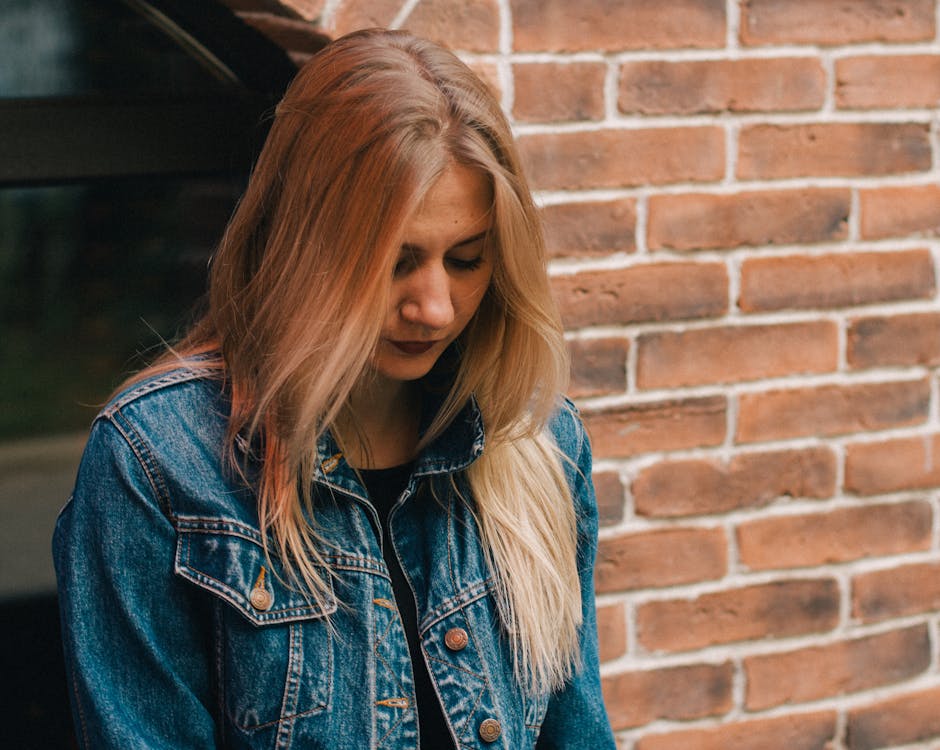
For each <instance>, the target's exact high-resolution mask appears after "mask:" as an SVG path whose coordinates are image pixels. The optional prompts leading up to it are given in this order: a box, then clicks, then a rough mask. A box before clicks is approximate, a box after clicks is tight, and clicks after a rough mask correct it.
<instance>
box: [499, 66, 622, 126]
mask: <svg viewBox="0 0 940 750" xmlns="http://www.w3.org/2000/svg"><path fill="white" fill-rule="evenodd" d="M512 72H513V79H514V82H515V94H516V95H515V101H514V103H513V110H512V113H513V115H514V116H515V117H516V119H517V120H521V121H530V122H531V121H535V122H562V121H566V120H568V121H574V120H601V119H603V118H604V79H605V77H606V75H607V66H606V65H605V64H604V63H599V62H598V63H595V62H572V63H556V62H550V63H517V64H516V65H514V66H513V68H512Z"/></svg>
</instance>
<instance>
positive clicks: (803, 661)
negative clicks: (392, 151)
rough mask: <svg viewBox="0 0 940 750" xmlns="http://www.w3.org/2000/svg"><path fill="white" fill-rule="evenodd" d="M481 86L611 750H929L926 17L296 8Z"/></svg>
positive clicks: (937, 667)
mask: <svg viewBox="0 0 940 750" xmlns="http://www.w3.org/2000/svg"><path fill="white" fill-rule="evenodd" d="M284 4H285V5H291V6H292V8H293V10H294V11H295V12H296V13H297V14H298V15H299V16H302V17H304V18H306V19H308V20H312V21H314V22H315V24H316V25H318V27H319V28H320V29H322V30H323V31H324V32H325V33H327V34H329V35H331V36H335V35H337V34H339V33H342V32H345V31H347V30H350V29H353V28H357V27H361V26H366V25H373V24H380V25H399V26H404V27H407V28H410V29H412V30H414V31H417V32H418V33H421V34H424V35H427V36H431V37H433V38H436V39H438V40H440V41H443V42H444V43H446V44H448V45H450V46H452V47H455V48H456V49H458V50H460V51H461V54H462V56H463V57H464V58H465V59H467V60H468V61H469V62H471V63H472V64H473V65H474V66H475V67H476V68H477V69H478V70H479V71H480V72H481V73H482V74H483V75H484V76H486V77H487V78H488V79H489V80H490V81H491V82H492V83H493V85H494V86H495V87H497V89H498V90H499V92H500V95H501V97H502V101H503V103H504V105H505V108H506V110H507V112H508V113H509V115H510V117H511V118H512V121H513V123H514V126H515V130H516V132H517V134H518V138H519V143H520V145H521V149H522V152H523V154H524V157H525V161H526V163H527V165H528V171H529V175H530V177H531V180H532V183H533V185H534V187H535V189H536V190H537V195H538V199H539V201H540V204H541V205H543V206H544V216H545V221H546V225H547V228H548V237H549V244H550V249H551V254H552V258H553V261H552V273H553V277H554V284H555V289H556V291H557V294H558V300H559V302H560V305H561V310H562V314H563V316H564V320H565V324H566V327H567V329H568V331H569V334H568V335H569V341H570V346H571V350H572V354H573V358H574V364H573V381H572V389H571V390H572V394H573V395H574V396H576V397H577V399H578V402H579V404H580V406H581V407H582V410H583V413H584V416H585V419H586V422H587V424H588V427H589V430H590V432H591V435H592V438H593V441H594V450H595V456H596V471H595V482H596V484H597V488H598V493H599V499H600V504H601V512H602V516H603V529H602V532H601V536H602V540H601V546H600V554H599V560H598V568H597V592H598V603H599V608H600V609H599V612H600V632H601V647H602V655H603V659H604V664H603V667H602V672H603V677H604V686H605V694H606V700H607V705H608V709H609V712H610V716H611V719H612V722H613V725H614V727H615V729H616V731H617V733H618V737H619V739H620V742H621V746H622V748H624V750H674V749H675V750H678V749H680V748H681V749H683V750H687V749H689V748H704V749H708V750H725V749H727V748H733V749H739V748H748V749H750V748H753V749H754V750H804V749H805V750H811V749H819V750H823V748H826V749H827V750H869V749H870V748H901V747H903V748H907V749H910V748H934V749H935V748H940V388H938V365H940V304H938V294H937V279H936V275H937V273H936V269H937V264H938V261H940V239H938V235H940V187H938V184H937V177H938V175H940V120H938V117H937V111H936V105H937V103H938V102H940V37H938V17H940V9H938V7H937V3H936V2H935V0H840V1H839V2H836V1H835V0H740V1H739V0H620V1H619V2H618V1H616V0H577V2H575V0H420V1H418V2H413V1H408V2H403V1H402V0H376V1H367V0H339V1H336V0H328V1H327V2H325V3H324V2H310V1H309V0H308V1H306V2H303V1H302V0H293V2H290V3H284Z"/></svg>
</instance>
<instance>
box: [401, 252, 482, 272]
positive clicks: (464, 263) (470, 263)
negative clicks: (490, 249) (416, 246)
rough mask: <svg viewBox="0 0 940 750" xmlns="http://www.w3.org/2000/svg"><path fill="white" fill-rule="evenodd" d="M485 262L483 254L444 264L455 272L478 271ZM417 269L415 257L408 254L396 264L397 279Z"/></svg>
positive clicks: (452, 260) (452, 259) (449, 259)
mask: <svg viewBox="0 0 940 750" xmlns="http://www.w3.org/2000/svg"><path fill="white" fill-rule="evenodd" d="M483 260H484V258H483V254H482V253H481V254H480V255H478V256H477V257H476V258H466V259H465V258H445V259H444V262H445V263H446V264H447V265H448V266H449V267H450V268H452V269H454V270H455V271H476V270H477V269H478V268H479V267H480V266H482V265H483ZM416 267H417V260H416V259H415V257H414V256H413V255H411V254H408V255H406V256H405V257H403V258H401V259H400V260H399V261H398V262H397V263H396V264H395V270H394V274H395V277H396V278H397V277H399V276H404V275H405V274H407V273H408V272H409V271H411V270H413V269H414V268H416Z"/></svg>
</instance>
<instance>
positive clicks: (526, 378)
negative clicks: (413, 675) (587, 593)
mask: <svg viewBox="0 0 940 750" xmlns="http://www.w3.org/2000/svg"><path fill="white" fill-rule="evenodd" d="M452 162H457V163H460V164H462V165H465V166H468V167H471V168H474V169H478V170H480V171H481V173H483V174H485V175H486V176H487V177H488V179H489V181H490V184H491V187H492V194H493V214H494V222H493V229H492V230H491V236H490V237H489V238H488V241H489V242H492V243H493V246H494V247H495V252H494V271H493V280H492V282H491V286H490V289H489V290H488V291H487V293H486V295H485V297H484V299H483V302H482V303H481V306H480V309H479V310H478V312H477V314H476V316H475V318H474V319H473V320H472V321H471V323H470V324H469V325H468V327H467V329H465V331H464V332H463V334H462V335H461V346H462V351H463V355H462V357H461V361H460V364H459V367H458V371H457V374H456V377H455V381H454V384H453V387H452V389H451V391H450V392H449V394H448V395H447V397H446V399H445V401H444V404H443V406H442V407H441V408H440V410H439V411H438V413H437V415H436V417H435V419H434V421H433V423H432V425H431V427H430V428H429V429H428V430H427V432H426V433H425V434H424V436H423V438H422V443H421V445H419V449H420V447H422V446H423V445H426V444H428V443H429V442H430V441H432V440H434V439H435V438H436V437H437V436H439V435H440V434H441V432H442V431H443V429H444V428H445V427H446V426H447V425H448V423H449V422H450V421H451V420H452V419H453V418H454V416H455V415H456V414H457V413H458V412H459V410H460V409H461V408H462V407H463V406H464V405H465V404H466V402H467V401H468V399H469V398H470V397H471V394H472V395H473V396H474V397H475V398H476V401H477V403H478V404H479V407H480V410H481V413H482V416H483V420H484V425H485V429H486V449H485V451H484V452H483V454H482V456H481V457H480V458H479V459H478V460H477V461H476V462H475V463H474V464H473V465H472V466H471V467H470V468H469V470H468V472H467V477H468V481H469V485H470V487H471V490H472V502H471V501H470V499H468V502H470V507H472V508H474V509H475V510H474V512H475V514H476V518H477V520H478V525H479V527H480V530H481V535H482V539H483V543H484V549H485V554H486V557H487V562H488V564H489V566H490V569H491V572H492V573H493V575H494V579H495V581H496V600H497V604H498V609H499V612H500V617H501V621H502V625H503V627H504V629H505V631H506V633H507V635H508V638H509V641H510V644H511V646H512V653H513V655H514V667H515V670H516V674H517V678H518V679H519V682H520V684H521V685H522V686H524V687H525V688H527V689H530V690H532V691H536V692H542V691H547V690H551V689H555V688H557V687H559V686H560V685H561V684H563V682H564V681H565V680H566V679H567V678H568V677H569V676H570V674H571V672H572V669H574V668H575V665H576V664H577V660H578V628H579V625H580V622H581V604H580V602H581V599H580V589H579V582H578V571H577V560H576V549H577V539H576V520H575V513H574V509H573V503H572V498H571V497H570V493H569V490H568V486H567V483H566V481H565V475H564V471H563V468H562V465H561V459H560V458H559V455H558V451H557V449H556V448H555V446H554V443H553V441H552V439H551V438H550V437H549V436H548V435H547V431H546V423H547V420H548V419H549V417H550V416H551V414H552V413H553V412H554V410H555V409H556V408H557V406H558V401H557V399H558V394H559V393H560V392H562V391H563V389H564V386H565V385H566V378H567V357H566V351H565V346H564V341H563V338H562V331H561V327H560V324H559V322H558V317H557V314H556V312H555V308H554V304H553V302H552V298H551V296H550V290H549V284H548V279H547V275H546V271H545V257H544V250H543V242H542V235H541V230H540V224H539V220H538V216H537V212H536V209H535V206H534V204H533V202H532V199H531V196H530V193H529V190H528V187H527V185H526V183H525V180H524V178H523V175H522V171H521V169H520V165H519V160H518V156H517V153H516V150H515V146H514V144H513V140H512V136H511V132H510V128H509V125H508V123H507V122H506V119H505V117H504V115H503V113H502V111H501V109H500V107H499V105H498V103H497V102H496V101H495V99H494V97H493V96H492V94H491V92H490V91H489V90H488V89H487V88H486V87H485V85H484V84H483V83H482V82H481V81H480V80H479V79H478V78H477V77H476V76H475V75H474V74H473V73H472V72H471V71H470V70H469V68H467V67H466V66H465V65H464V64H463V63H462V62H460V61H459V60H458V59H457V58H456V57H455V56H454V55H453V54H451V53H450V52H447V51H445V50H443V49H441V48H439V47H437V46H435V45H433V44H431V43H429V42H427V41H424V40H421V39H418V38H416V37H413V36H411V35H409V34H407V33H405V32H397V31H381V30H369V31H362V32H356V33H353V34H351V35H348V36H346V37H343V38H341V39H339V40H337V41H335V42H333V43H332V44H330V45H328V46H327V47H326V48H325V49H324V50H323V51H321V52H320V53H319V54H317V55H316V56H315V57H314V58H313V59H312V60H311V61H310V62H308V63H307V65H306V66H305V67H304V68H303V69H302V70H301V71H300V72H299V73H298V75H297V77H296V78H295V80H294V81H293V83H292V84H291V86H290V88H289V89H288V91H287V93H286V95H285V96H284V98H283V100H282V102H281V103H280V105H279V106H278V107H277V110H276V115H275V119H274V123H273V126H272V128H271V132H270V134H269V136H268V139H267V141H266V143H265V146H264V149H263V151H262V153H261V155H260V157H259V160H258V163H257V165H256V167H255V169H254V171H253V173H252V177H251V180H250V182H249V185H248V188H247V190H246V193H245V195H244V197H243V199H242V201H241V202H240V204H239V206H238V208H237V210H236V212H235V214H234V216H233V218H232V220H231V222H230V224H229V226H228V228H227V230H226V232H225V235H224V237H223V239H222V241H221V244H220V247H219V249H218V252H217V253H216V256H215V257H214V259H213V262H212V266H211V271H210V290H209V311H208V313H207V314H206V316H205V317H204V318H203V319H202V320H201V321H200V322H199V323H198V324H197V325H196V326H195V328H194V329H193V330H192V331H191V332H190V334H189V335H188V336H187V337H186V338H185V339H184V340H183V341H182V342H181V343H180V344H179V345H178V346H177V347H175V351H174V353H173V354H172V355H168V356H167V357H164V359H163V360H162V361H161V362H158V363H157V364H156V365H155V366H154V367H153V368H150V370H149V371H148V372H145V373H141V374H140V375H139V376H138V377H144V376H146V375H147V374H148V373H152V372H153V371H154V370H155V369H161V368H168V367H171V366H174V365H175V364H177V363H178V362H179V359H178V358H179V357H180V356H182V357H183V358H184V359H185V358H187V357H192V356H193V355H196V354H200V355H202V356H203V357H204V360H203V361H202V366H206V365H207V364H208V365H209V366H212V367H215V368H216V369H218V370H219V371H220V373H222V374H223V375H224V377H225V379H226V382H227V386H228V387H229V389H230V391H231V394H232V411H231V415H230V418H229V424H228V448H229V460H231V461H232V462H233V465H234V464H235V463H236V458H235V456H236V452H235V450H234V445H235V442H236V438H238V437H239V436H242V437H245V436H247V437H248V438H249V439H252V438H258V440H257V441H256V442H257V443H258V444H260V446H261V449H262V451H263V463H262V470H261V477H260V481H259V484H258V486H257V488H256V489H257V500H258V511H259V517H260V521H261V528H262V534H263V538H264V539H265V544H266V545H267V544H268V541H269V540H272V539H273V547H274V548H275V549H276V550H277V552H278V554H279V556H280V557H281V558H282V560H283V561H284V563H285V565H286V566H287V568H288V570H289V571H291V573H292V574H293V575H294V576H295V578H296V579H299V580H302V581H303V582H304V583H305V584H306V585H307V587H308V588H309V589H310V591H311V595H312V596H314V597H315V598H319V597H321V596H322V595H323V592H324V591H325V586H326V581H325V580H324V575H329V573H328V572H327V573H325V574H321V572H319V571H323V570H325V571H329V566H328V565H326V563H325V561H324V559H323V557H322V555H321V554H320V553H319V552H318V551H317V542H318V539H317V535H316V531H315V529H314V528H313V527H312V526H311V525H310V523H309V522H308V521H307V519H305V516H304V511H305V510H306V512H307V513H308V514H312V513H313V502H312V497H311V494H310V493H311V490H310V486H311V482H310V481H309V480H310V477H311V476H312V472H313V467H314V466H316V465H317V463H318V461H319V460H320V459H321V458H322V457H318V456H317V455H316V445H317V438H319V437H320V436H321V435H322V433H323V432H324V431H325V430H327V429H329V428H330V427H331V426H332V425H334V424H335V421H336V419H337V417H338V416H339V415H340V414H341V412H342V409H343V407H344V404H346V402H347V399H348V397H349V394H350V392H351V390H352V389H353V387H354V385H355V384H356V383H357V382H358V381H359V380H360V378H362V377H363V376H364V373H366V371H367V369H368V365H369V361H370V358H371V356H372V352H373V349H374V346H375V344H376V342H377V341H378V338H379V334H380V329H381V325H382V321H383V317H384V314H385V309H386V300H387V297H388V294H389V289H390V283H391V278H392V269H393V266H394V263H395V261H396V258H397V255H398V253H399V250H400V244H401V237H402V232H403V227H404V225H405V223H406V221H407V219H408V217H409V215H410V214H411V213H412V212H414V211H415V209H416V208H417V206H418V204H419V203H420V201H421V199H422V197H423V196H424V194H425V193H426V192H427V190H428V189H429V188H430V187H431V186H432V185H433V184H434V182H435V180H436V179H437V178H438V177H439V176H440V174H441V173H442V171H443V170H444V169H445V168H446V166H447V165H448V164H449V163H452ZM298 487H300V488H301V490H300V492H298V489H297V488H298ZM310 517H311V518H313V517H314V516H313V515H310Z"/></svg>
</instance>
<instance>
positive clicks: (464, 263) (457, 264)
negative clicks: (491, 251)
mask: <svg viewBox="0 0 940 750" xmlns="http://www.w3.org/2000/svg"><path fill="white" fill-rule="evenodd" d="M447 263H448V264H449V265H450V267H451V268H454V269H456V270H457V271H476V270H477V269H478V268H479V267H480V266H482V265H483V256H482V255H478V256H477V257H476V258H469V259H464V258H448V259H447Z"/></svg>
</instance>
